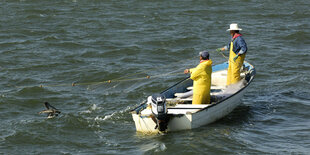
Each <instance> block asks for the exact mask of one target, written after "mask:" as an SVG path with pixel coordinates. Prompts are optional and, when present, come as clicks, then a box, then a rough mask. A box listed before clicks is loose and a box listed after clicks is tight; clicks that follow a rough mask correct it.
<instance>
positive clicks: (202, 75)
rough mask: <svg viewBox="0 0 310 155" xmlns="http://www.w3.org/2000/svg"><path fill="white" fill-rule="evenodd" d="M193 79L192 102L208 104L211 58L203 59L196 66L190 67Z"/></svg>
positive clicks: (209, 97)
mask: <svg viewBox="0 0 310 155" xmlns="http://www.w3.org/2000/svg"><path fill="white" fill-rule="evenodd" d="M190 73H191V77H190V78H191V79H192V80H193V81H194V86H193V87H194V89H193V101H192V104H210V99H211V96H210V88H211V73H212V60H204V61H203V62H200V64H199V65H198V66H197V67H196V68H192V69H190Z"/></svg>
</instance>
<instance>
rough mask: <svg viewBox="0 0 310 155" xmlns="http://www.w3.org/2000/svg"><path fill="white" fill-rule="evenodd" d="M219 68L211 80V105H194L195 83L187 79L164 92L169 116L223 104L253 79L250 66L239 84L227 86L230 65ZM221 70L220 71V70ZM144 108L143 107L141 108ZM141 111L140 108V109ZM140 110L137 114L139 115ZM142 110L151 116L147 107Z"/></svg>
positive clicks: (245, 69) (243, 72)
mask: <svg viewBox="0 0 310 155" xmlns="http://www.w3.org/2000/svg"><path fill="white" fill-rule="evenodd" d="M217 67H218V68H215V69H214V68H213V72H212V80H211V104H200V105H193V104H191V103H192V94H193V91H192V90H193V81H192V80H191V79H190V78H186V79H184V80H182V81H180V82H179V83H177V84H175V85H174V86H172V87H170V88H168V89H167V90H165V91H163V92H162V93H161V94H163V95H164V96H165V97H166V104H167V108H168V114H174V115H175V114H187V113H195V112H197V111H199V110H201V109H204V108H206V107H208V106H211V105H213V104H216V103H218V102H221V101H223V100H225V99H226V98H228V97H229V96H231V95H233V94H235V93H236V92H238V91H239V90H240V89H242V88H243V87H245V86H246V85H247V84H248V82H249V81H250V79H251V75H250V74H248V73H249V71H250V66H248V67H245V66H243V68H242V70H241V80H240V82H238V83H237V84H234V85H229V86H226V79H227V69H225V68H227V67H228V63H226V64H222V65H217ZM219 68H220V69H219ZM141 108H142V107H141ZM138 109H140V108H138ZM138 109H136V112H137V113H138ZM143 109H144V110H142V109H140V110H139V112H141V114H143V113H144V114H149V113H150V112H151V110H150V109H148V108H147V107H146V106H144V108H143Z"/></svg>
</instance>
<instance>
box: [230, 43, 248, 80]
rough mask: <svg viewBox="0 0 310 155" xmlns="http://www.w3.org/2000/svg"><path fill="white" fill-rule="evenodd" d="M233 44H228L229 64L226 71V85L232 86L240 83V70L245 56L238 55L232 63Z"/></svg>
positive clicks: (233, 55) (233, 54)
mask: <svg viewBox="0 0 310 155" xmlns="http://www.w3.org/2000/svg"><path fill="white" fill-rule="evenodd" d="M233 46H234V45H233V42H231V43H230V50H229V64H228V70H227V82H226V85H230V84H234V83H237V82H238V81H240V79H241V78H240V69H241V67H242V65H243V62H244V58H245V54H242V55H240V56H239V57H238V58H237V59H236V61H234V57H235V56H236V54H235V52H234V51H233Z"/></svg>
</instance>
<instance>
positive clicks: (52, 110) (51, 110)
mask: <svg viewBox="0 0 310 155" xmlns="http://www.w3.org/2000/svg"><path fill="white" fill-rule="evenodd" d="M44 104H45V107H46V110H42V111H40V112H39V114H42V113H47V114H48V115H47V118H54V117H55V116H58V114H60V111H59V110H58V109H56V108H55V107H53V106H52V105H50V104H49V103H48V102H45V103H44Z"/></svg>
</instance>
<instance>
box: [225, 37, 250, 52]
mask: <svg viewBox="0 0 310 155" xmlns="http://www.w3.org/2000/svg"><path fill="white" fill-rule="evenodd" d="M233 44H234V46H233V47H234V48H233V51H234V52H235V54H245V53H246V52H247V51H248V47H247V45H246V42H245V41H244V39H243V37H242V36H239V37H237V38H236V39H235V40H234V43H233ZM224 48H225V49H226V50H229V49H230V43H229V44H228V46H225V47H224Z"/></svg>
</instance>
